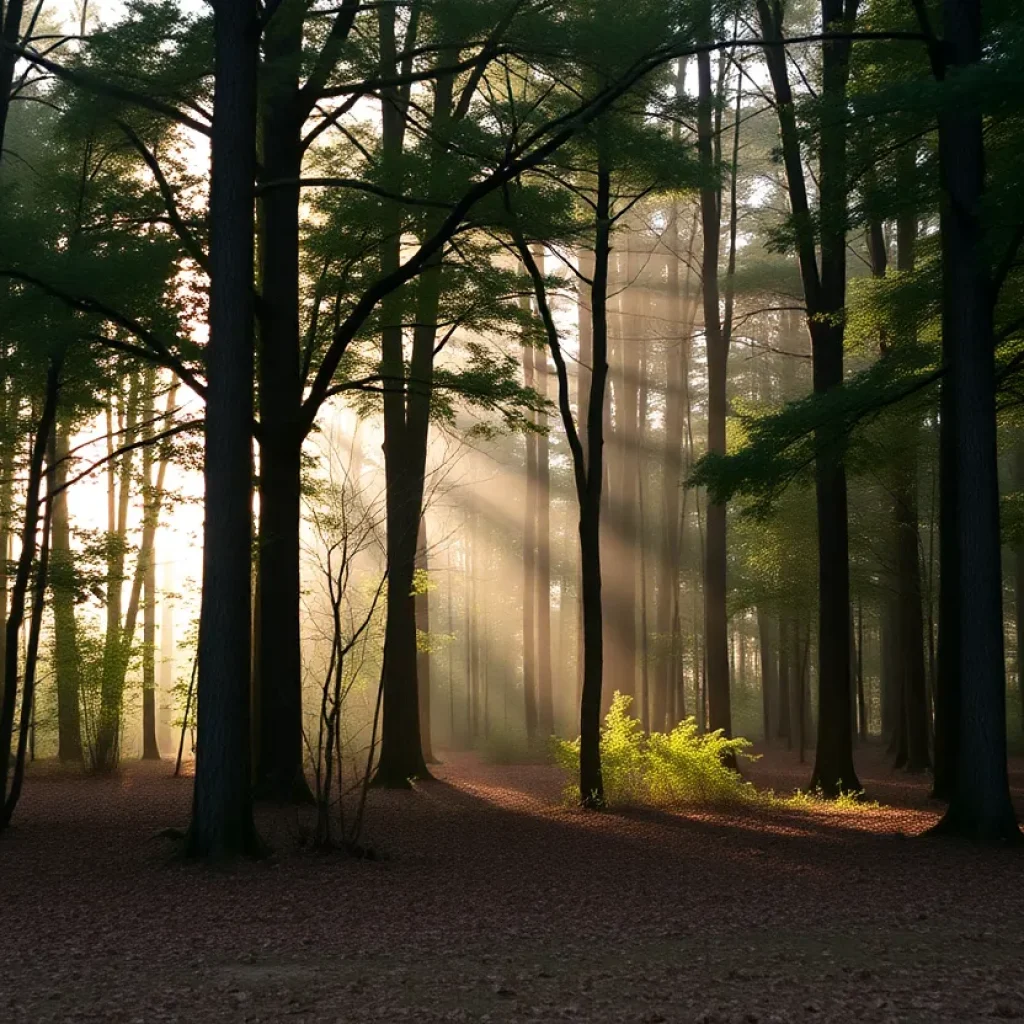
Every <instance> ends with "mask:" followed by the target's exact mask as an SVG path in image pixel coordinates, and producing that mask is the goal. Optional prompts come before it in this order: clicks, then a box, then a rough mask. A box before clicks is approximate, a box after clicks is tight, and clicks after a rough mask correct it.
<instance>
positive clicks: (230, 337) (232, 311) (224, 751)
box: [186, 0, 260, 859]
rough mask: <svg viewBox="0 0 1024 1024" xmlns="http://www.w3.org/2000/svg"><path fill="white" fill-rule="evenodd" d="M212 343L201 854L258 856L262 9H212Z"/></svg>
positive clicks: (195, 807) (194, 833) (236, 5)
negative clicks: (256, 197)
mask: <svg viewBox="0 0 1024 1024" xmlns="http://www.w3.org/2000/svg"><path fill="white" fill-rule="evenodd" d="M213 18H214V26H213V35H214V74H215V81H216V90H215V92H214V99H213V134H212V141H211V164H212V171H211V176H210V257H209V262H210V312H209V321H210V338H209V342H208V343H207V346H206V366H207V381H208V383H207V395H206V432H205V437H206V460H205V465H204V470H203V476H204V482H205V496H206V518H205V526H204V543H203V593H202V606H201V613H200V625H199V660H198V666H199V668H198V700H197V713H198V745H197V749H196V769H195V787H194V790H193V800H192V822H191V826H190V828H189V832H188V838H187V842H186V846H187V850H188V852H189V854H190V855H191V856H193V857H202V858H205V859H222V858H228V857H234V856H239V855H245V854H256V853H258V852H259V851H260V842H259V838H258V836H257V834H256V829H255V825H254V824H253V818H252V790H251V777H252V776H251V772H252V768H251V749H250V731H249V729H250V724H249V687H250V668H251V665H250V661H251V651H252V647H251V643H252V635H251V629H252V471H253V465H252V461H253V460H252V414H253V391H252V379H253V305H254V300H253V255H254V253H253V199H252V196H253V182H254V180H255V174H256V149H255V144H254V140H255V138H256V97H257V65H258V58H259V44H260V24H259V12H258V10H257V9H256V8H255V7H253V6H251V5H250V4H249V3H247V2H245V0H218V2H217V4H216V6H215V7H214V12H213Z"/></svg>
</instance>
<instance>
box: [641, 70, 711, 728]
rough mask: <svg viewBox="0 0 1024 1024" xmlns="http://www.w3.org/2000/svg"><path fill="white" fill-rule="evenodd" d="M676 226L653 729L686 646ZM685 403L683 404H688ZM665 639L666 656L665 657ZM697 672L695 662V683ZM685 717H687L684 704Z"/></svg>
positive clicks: (665, 712)
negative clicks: (681, 579)
mask: <svg viewBox="0 0 1024 1024" xmlns="http://www.w3.org/2000/svg"><path fill="white" fill-rule="evenodd" d="M682 74H683V70H682V64H681V63H680V65H679V67H678V68H677V72H676V83H677V84H676V92H677V95H680V94H681V93H682V82H681V78H680V76H681V75H682ZM671 216H672V220H673V223H672V226H671V227H670V235H669V237H670V238H671V239H673V240H674V242H675V245H674V246H673V248H672V251H671V252H670V253H669V256H668V274H669V296H670V302H671V306H670V308H671V309H672V310H673V311H674V316H673V322H674V325H675V333H676V338H675V341H673V342H672V344H671V347H670V348H669V351H668V352H667V353H666V364H667V365H666V381H665V425H664V451H663V456H662V463H663V470H662V484H661V491H662V527H661V529H662V533H661V545H660V549H659V559H658V581H657V588H658V604H657V611H656V615H657V626H656V629H657V633H658V639H659V643H660V646H661V648H662V653H661V656H660V658H659V662H658V672H657V674H656V677H655V678H656V682H655V686H654V694H653V700H652V702H651V729H652V730H654V731H655V732H658V731H661V730H664V729H666V728H668V727H669V726H670V725H674V724H675V723H674V722H670V718H675V717H676V715H675V703H676V690H677V688H680V680H681V678H682V677H683V671H682V662H683V655H684V651H683V642H682V635H681V634H682V630H681V622H680V613H679V602H680V595H679V573H680V554H681V548H682V544H683V527H684V523H685V518H686V516H685V507H684V506H685V500H686V499H685V496H684V497H683V499H682V501H681V500H680V491H681V490H682V475H683V473H682V471H683V449H684V429H685V426H686V424H687V423H688V422H689V408H688V406H689V387H688V381H687V375H688V372H689V349H690V344H691V337H690V334H691V329H692V321H693V316H694V313H695V310H694V309H691V305H692V303H691V295H690V278H691V274H692V259H693V245H694V241H695V237H696V231H695V230H693V228H691V230H690V233H689V239H688V242H687V250H688V251H687V255H686V260H685V264H686V274H685V276H684V279H683V282H682V284H681V283H680V279H679V259H678V256H677V253H678V252H679V250H680V249H681V248H682V240H681V236H680V232H679V207H678V203H673V205H672V213H671ZM684 402H685V405H684ZM666 641H667V642H668V643H667V653H666V649H665V648H666ZM699 674H700V673H699V671H698V669H697V665H696V662H695V663H694V680H695V682H696V680H697V678H698V676H699ZM683 714H684V715H685V702H684V709H683Z"/></svg>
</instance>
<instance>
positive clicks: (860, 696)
mask: <svg viewBox="0 0 1024 1024" xmlns="http://www.w3.org/2000/svg"><path fill="white" fill-rule="evenodd" d="M857 720H858V723H859V728H860V738H861V740H862V741H866V740H867V738H868V711H867V701H866V700H865V698H864V606H863V604H862V603H861V599H860V598H859V597H858V598H857Z"/></svg>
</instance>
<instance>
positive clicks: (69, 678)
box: [50, 416, 82, 763]
mask: <svg viewBox="0 0 1024 1024" xmlns="http://www.w3.org/2000/svg"><path fill="white" fill-rule="evenodd" d="M68 435H69V428H68V421H67V418H66V417H60V416H58V420H57V427H56V440H55V452H54V496H53V499H52V501H53V510H52V516H53V527H52V538H51V551H50V589H51V591H52V593H53V646H54V652H53V658H54V675H55V677H56V682H57V756H58V757H59V758H60V760H61V761H64V762H71V763H80V762H81V761H82V723H81V714H80V710H81V709H80V706H79V701H80V700H81V687H82V665H81V660H80V652H79V648H78V622H77V620H76V617H75V558H74V552H73V551H72V549H71V525H70V521H69V518H68V496H67V490H66V489H65V488H66V486H67V482H68V463H67V459H68V447H69V437H68Z"/></svg>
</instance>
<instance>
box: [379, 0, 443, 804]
mask: <svg viewBox="0 0 1024 1024" xmlns="http://www.w3.org/2000/svg"><path fill="white" fill-rule="evenodd" d="M413 32H414V26H413V24H412V23H410V28H409V31H408V32H407V33H406V39H405V46H406V47H408V46H409V45H410V42H411V40H410V39H409V36H410V35H412V33H413ZM380 33H381V64H382V68H385V69H392V70H391V72H390V73H393V69H394V68H395V67H396V66H397V50H396V44H395V11H394V9H393V8H390V9H385V8H382V9H381V13H380ZM439 59H442V60H443V59H444V57H443V56H442V57H441V58H439ZM451 102H452V79H451V76H449V75H441V76H439V78H438V80H437V82H436V83H435V89H434V114H433V119H432V122H431V134H432V141H433V150H432V158H433V159H432V165H431V191H436V190H437V189H438V188H439V187H440V184H441V181H440V177H439V176H440V175H441V174H442V162H441V160H440V154H441V153H442V152H443V147H444V144H445V139H446V138H447V135H448V131H449V123H450V120H451ZM404 103H405V100H404V98H403V96H402V94H401V92H400V91H399V90H385V95H384V103H383V105H382V117H383V121H382V128H383V132H382V141H383V144H384V150H385V166H386V169H387V174H388V176H389V178H390V182H391V184H392V185H394V187H395V188H396V190H400V187H401V182H400V180H399V167H398V164H399V162H400V158H401V154H402V144H403V138H404V131H405V115H404ZM389 216H390V217H391V219H390V220H389V221H388V228H389V232H388V237H387V238H386V240H385V242H384V244H383V245H382V247H381V271H382V273H383V274H385V275H386V274H388V273H391V272H393V271H394V270H395V269H396V268H397V267H398V265H399V260H400V245H401V215H400V213H398V212H397V211H396V212H394V213H393V214H390V215H389ZM431 223H433V222H431ZM442 258H443V251H440V250H439V251H438V252H437V253H436V254H435V256H434V257H432V259H431V260H430V261H429V263H428V264H427V266H426V267H425V268H424V270H423V271H422V273H421V275H420V280H419V289H418V292H417V305H416V327H415V328H414V329H413V345H412V358H411V361H410V364H409V374H408V383H407V386H405V387H400V386H396V384H395V382H399V381H405V379H406V374H405V365H404V359H403V347H402V326H401V304H400V303H399V302H397V301H395V300H396V297H395V296H392V297H391V299H389V300H387V301H385V303H384V305H383V306H382V315H383V321H382V322H383V323H384V324H385V326H384V328H383V330H382V332H381V354H382V359H381V369H382V372H383V374H384V376H385V378H386V379H387V381H389V382H390V383H389V387H388V388H386V389H385V394H384V431H385V447H384V462H385V476H386V482H387V492H388V493H387V549H388V610H387V620H386V623H385V633H384V668H383V672H384V727H383V732H382V736H381V751H380V761H379V762H378V765H377V774H376V776H375V779H374V782H375V784H376V785H380V786H388V787H399V788H403V787H406V786H408V785H409V780H410V779H414V778H429V777H430V773H429V772H428V771H427V766H426V761H425V760H424V756H423V745H422V737H421V735H420V721H419V714H418V708H419V694H418V683H417V678H416V624H415V609H414V602H413V598H412V594H411V589H412V574H413V570H414V565H415V560H416V537H417V536H418V533H419V521H420V517H421V515H422V509H423V495H424V489H425V477H426V461H427V443H428V440H429V433H430V395H431V388H432V382H433V366H434V341H435V337H436V332H437V311H438V303H439V301H440V295H441V267H442Z"/></svg>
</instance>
